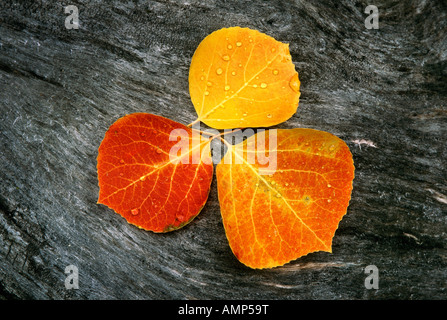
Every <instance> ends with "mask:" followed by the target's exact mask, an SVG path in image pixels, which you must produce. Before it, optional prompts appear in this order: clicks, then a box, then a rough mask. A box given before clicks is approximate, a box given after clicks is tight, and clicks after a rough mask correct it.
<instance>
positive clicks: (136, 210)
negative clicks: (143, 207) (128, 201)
mask: <svg viewBox="0 0 447 320" xmlns="http://www.w3.org/2000/svg"><path fill="white" fill-rule="evenodd" d="M130 213H131V214H132V215H134V216H136V215H137V214H139V213H140V210H139V209H138V208H135V209H132V210H130Z"/></svg>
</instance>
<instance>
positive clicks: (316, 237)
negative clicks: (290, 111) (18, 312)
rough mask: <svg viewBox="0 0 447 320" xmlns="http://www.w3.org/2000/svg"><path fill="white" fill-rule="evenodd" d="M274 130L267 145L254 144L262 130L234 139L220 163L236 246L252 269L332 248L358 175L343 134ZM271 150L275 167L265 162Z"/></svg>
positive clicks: (221, 189) (225, 216)
mask: <svg viewBox="0 0 447 320" xmlns="http://www.w3.org/2000/svg"><path fill="white" fill-rule="evenodd" d="M268 132H269V136H268V139H267V143H266V146H265V147H263V146H262V145H260V144H259V143H258V142H257V141H256V143H257V145H256V149H254V148H248V150H247V146H253V145H254V143H255V138H256V136H258V135H259V133H258V134H256V135H254V136H252V137H250V138H249V139H247V140H245V141H244V142H242V143H240V144H237V145H235V146H232V147H231V148H230V149H229V151H228V152H227V154H226V155H225V157H224V158H223V160H222V161H221V163H219V164H218V165H217V168H216V176H217V186H218V195H219V203H220V206H221V213H222V220H223V224H224V227H225V232H226V235H227V238H228V241H229V244H230V247H231V249H232V251H233V253H234V255H235V256H236V257H237V258H238V259H239V260H240V261H241V262H242V263H244V264H245V265H247V266H249V267H251V268H272V267H276V266H281V265H283V264H285V263H287V262H289V261H291V260H294V259H297V258H299V257H301V256H303V255H306V254H308V253H310V252H315V251H328V252H331V246H332V238H333V236H334V234H335V231H336V229H337V228H338V223H339V222H340V220H341V219H342V217H343V216H344V215H345V214H346V211H347V207H348V205H349V200H350V197H351V191H352V181H353V179H354V164H353V160H352V155H351V152H350V150H349V148H348V146H347V145H346V144H345V143H344V142H343V141H342V140H341V139H339V138H337V137H336V136H334V135H332V134H330V133H327V132H323V131H317V130H313V129H290V130H269V131H268ZM275 132H276V134H275ZM256 139H257V138H256ZM275 139H276V140H275ZM273 141H276V145H275V144H274V143H273ZM269 149H271V150H269ZM252 153H254V155H255V157H253V154H252ZM264 154H266V156H268V158H269V159H270V160H269V162H272V161H273V162H274V160H276V162H275V163H274V165H273V166H271V164H272V163H270V164H268V165H267V164H266V163H265V162H266V161H265V159H264V160H263V162H261V161H260V159H262V157H261V155H264ZM250 156H251V157H250ZM253 159H254V161H253ZM249 160H251V161H249ZM238 162H239V163H238ZM261 163H264V164H261Z"/></svg>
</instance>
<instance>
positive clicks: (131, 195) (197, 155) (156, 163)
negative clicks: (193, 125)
mask: <svg viewBox="0 0 447 320" xmlns="http://www.w3.org/2000/svg"><path fill="white" fill-rule="evenodd" d="M174 130H176V131H174ZM174 132H176V133H177V134H175V135H173V137H174V138H172V139H170V135H171V133H174ZM178 138H180V141H178ZM170 140H172V141H170ZM182 141H183V143H182V145H183V146H184V148H181V149H179V148H177V147H176V146H178V144H179V143H181V142H182ZM174 151H176V152H174ZM178 151H180V154H179V153H178ZM97 160H98V180H99V188H100V190H99V200H98V203H102V204H104V205H107V206H108V207H109V208H111V209H113V210H115V211H116V212H117V213H119V214H120V215H122V216H123V217H124V218H125V219H126V220H127V221H128V222H129V223H131V224H134V225H136V226H138V227H140V228H143V229H146V230H152V231H154V232H166V231H171V230H174V229H178V228H180V227H182V226H184V225H185V224H187V223H189V222H190V221H191V220H192V219H193V218H194V217H195V216H196V215H197V214H198V213H199V212H200V210H201V209H202V207H203V206H204V204H205V202H206V200H207V198H208V193H209V189H210V184H211V180H212V177H213V164H212V162H211V157H210V155H209V141H207V140H205V141H202V140H201V138H200V136H199V135H198V134H197V135H196V134H192V131H191V129H190V128H188V127H186V126H184V125H182V124H180V123H177V122H175V121H172V120H169V119H166V118H163V117H160V116H156V115H152V114H146V113H135V114H131V115H127V116H125V117H123V118H120V119H118V120H117V121H116V122H115V123H114V124H113V125H112V126H111V127H110V128H109V130H108V131H107V133H106V134H105V137H104V140H103V141H102V143H101V145H100V147H99V150H98V159H97ZM194 160H195V161H194Z"/></svg>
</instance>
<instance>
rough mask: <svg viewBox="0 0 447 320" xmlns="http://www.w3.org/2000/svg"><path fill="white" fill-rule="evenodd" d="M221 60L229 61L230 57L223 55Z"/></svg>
mask: <svg viewBox="0 0 447 320" xmlns="http://www.w3.org/2000/svg"><path fill="white" fill-rule="evenodd" d="M222 59H223V60H224V61H230V56H229V55H227V54H226V55H224V56H223V57H222Z"/></svg>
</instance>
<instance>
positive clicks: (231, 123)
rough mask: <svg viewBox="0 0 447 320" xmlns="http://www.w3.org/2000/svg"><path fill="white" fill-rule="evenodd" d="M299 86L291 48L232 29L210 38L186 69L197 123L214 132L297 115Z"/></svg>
mask: <svg viewBox="0 0 447 320" xmlns="http://www.w3.org/2000/svg"><path fill="white" fill-rule="evenodd" d="M299 89H300V81H299V79H298V73H297V72H296V71H295V66H294V64H293V63H292V58H291V56H290V52H289V45H288V44H285V43H282V42H279V41H277V40H275V39H274V38H272V37H270V36H268V35H266V34H263V33H261V32H259V31H256V30H251V29H248V28H240V27H232V28H224V29H220V30H217V31H215V32H213V33H211V34H210V35H208V36H207V37H206V38H205V39H203V41H202V42H201V43H200V44H199V46H198V47H197V49H196V51H195V53H194V55H193V57H192V60H191V66H190V70H189V91H190V95H191V100H192V103H193V105H194V108H195V110H196V112H197V114H198V120H200V121H202V122H204V123H205V124H207V125H208V126H210V127H213V128H216V129H231V128H247V127H268V126H273V125H276V124H278V123H281V122H284V121H286V120H287V119H289V118H290V117H291V116H292V115H293V114H294V113H295V112H296V110H297V108H298V102H299V97H300V91H299Z"/></svg>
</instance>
